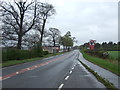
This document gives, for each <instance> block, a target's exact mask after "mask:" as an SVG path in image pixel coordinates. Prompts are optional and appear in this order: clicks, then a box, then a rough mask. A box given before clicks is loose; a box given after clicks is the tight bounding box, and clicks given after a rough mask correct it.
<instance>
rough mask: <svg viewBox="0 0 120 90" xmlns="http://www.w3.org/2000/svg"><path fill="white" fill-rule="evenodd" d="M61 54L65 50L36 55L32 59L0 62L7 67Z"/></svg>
mask: <svg viewBox="0 0 120 90" xmlns="http://www.w3.org/2000/svg"><path fill="white" fill-rule="evenodd" d="M60 54H63V52H61V53H56V54H48V55H44V56H42V57H36V58H31V59H24V60H10V61H6V62H4V63H2V64H0V66H2V67H7V66H12V65H16V64H21V63H26V62H31V61H36V60H41V59H43V58H47V57H50V56H55V55H60Z"/></svg>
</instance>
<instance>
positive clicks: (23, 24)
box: [0, 0, 36, 49]
mask: <svg viewBox="0 0 120 90" xmlns="http://www.w3.org/2000/svg"><path fill="white" fill-rule="evenodd" d="M0 8H1V9H0V11H1V19H2V22H3V23H4V26H5V25H6V26H7V28H5V27H6V26H5V27H3V28H4V29H3V32H4V31H5V32H6V31H7V33H8V34H7V35H9V36H10V34H11V32H13V34H16V35H17V48H18V49H21V44H22V38H23V36H24V35H25V34H26V33H27V32H28V31H30V30H31V29H32V27H33V26H34V24H35V19H36V2H32V1H31V2H27V0H26V1H25V2H23V1H22V0H20V1H15V0H14V2H0ZM11 30H12V31H11ZM11 36H12V35H11ZM12 39H13V37H12Z"/></svg>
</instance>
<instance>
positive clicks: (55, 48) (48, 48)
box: [42, 46, 60, 53]
mask: <svg viewBox="0 0 120 90" xmlns="http://www.w3.org/2000/svg"><path fill="white" fill-rule="evenodd" d="M42 48H43V51H48V52H49V53H58V52H59V51H60V46H43V47H42Z"/></svg>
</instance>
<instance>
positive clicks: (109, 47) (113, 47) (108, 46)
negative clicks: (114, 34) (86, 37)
mask: <svg viewBox="0 0 120 90" xmlns="http://www.w3.org/2000/svg"><path fill="white" fill-rule="evenodd" d="M80 48H84V49H87V48H89V43H84V45H81V46H80ZM95 50H105V51H118V50H120V42H117V43H113V42H112V41H110V42H108V43H107V42H103V43H101V44H100V43H96V44H95Z"/></svg>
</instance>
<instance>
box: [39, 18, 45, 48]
mask: <svg viewBox="0 0 120 90" xmlns="http://www.w3.org/2000/svg"><path fill="white" fill-rule="evenodd" d="M45 23H46V19H43V25H42V31H41V38H40V46H42V40H43V34H44V28H45Z"/></svg>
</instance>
